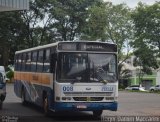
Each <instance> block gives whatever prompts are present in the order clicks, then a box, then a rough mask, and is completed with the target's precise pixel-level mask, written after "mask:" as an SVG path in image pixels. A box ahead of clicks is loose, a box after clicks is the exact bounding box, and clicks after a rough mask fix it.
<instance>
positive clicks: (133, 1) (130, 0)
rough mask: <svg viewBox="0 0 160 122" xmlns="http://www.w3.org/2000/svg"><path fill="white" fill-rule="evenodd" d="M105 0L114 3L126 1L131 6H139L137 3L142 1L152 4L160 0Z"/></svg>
mask: <svg viewBox="0 0 160 122" xmlns="http://www.w3.org/2000/svg"><path fill="white" fill-rule="evenodd" d="M104 1H111V2H112V3H113V4H120V3H126V4H127V5H128V6H129V7H130V8H135V7H136V6H137V3H138V2H140V1H141V2H142V3H145V4H147V5H152V4H154V3H155V2H156V1H160V0H104Z"/></svg>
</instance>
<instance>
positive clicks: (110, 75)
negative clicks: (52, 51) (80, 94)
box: [57, 53, 117, 82]
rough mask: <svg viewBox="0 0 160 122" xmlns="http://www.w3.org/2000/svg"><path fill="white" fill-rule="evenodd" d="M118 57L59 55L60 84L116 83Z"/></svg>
mask: <svg viewBox="0 0 160 122" xmlns="http://www.w3.org/2000/svg"><path fill="white" fill-rule="evenodd" d="M116 67H117V66H116V56H115V55H114V54H104V53H103V54H100V53H98V54H96V53H59V63H58V68H57V69H58V81H59V82H103V81H109V82H114V81H116V79H117V73H116V72H117V70H116Z"/></svg>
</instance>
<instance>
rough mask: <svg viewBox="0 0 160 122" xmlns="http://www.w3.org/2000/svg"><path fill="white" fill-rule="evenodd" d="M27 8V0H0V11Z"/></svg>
mask: <svg viewBox="0 0 160 122" xmlns="http://www.w3.org/2000/svg"><path fill="white" fill-rule="evenodd" d="M28 9H29V0H0V12H2V11H13V10H28Z"/></svg>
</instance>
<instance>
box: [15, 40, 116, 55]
mask: <svg viewBox="0 0 160 122" xmlns="http://www.w3.org/2000/svg"><path fill="white" fill-rule="evenodd" d="M72 42H74V43H76V42H77V43H101V44H103V43H104V44H113V45H116V46H117V44H114V43H110V42H99V41H60V42H55V43H51V44H47V45H41V46H37V47H33V48H28V49H24V50H20V51H16V52H15V54H19V53H24V52H30V51H34V50H39V49H44V48H47V47H54V46H57V45H58V44H59V43H72Z"/></svg>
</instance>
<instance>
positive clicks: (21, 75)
mask: <svg viewBox="0 0 160 122" xmlns="http://www.w3.org/2000/svg"><path fill="white" fill-rule="evenodd" d="M14 80H15V84H14V90H15V94H16V95H17V96H18V97H20V98H21V99H22V103H26V102H32V103H34V104H36V105H39V106H41V107H43V109H44V113H45V114H48V113H49V111H54V112H56V111H93V115H94V116H97V117H98V116H101V114H102V112H103V110H112V111H116V110H117V106H118V102H117V98H118V76H117V45H115V44H111V43H102V42H90V41H79V42H57V43H53V44H48V45H44V46H39V47H35V48H30V49H26V50H22V51H17V52H16V53H15V74H14Z"/></svg>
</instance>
